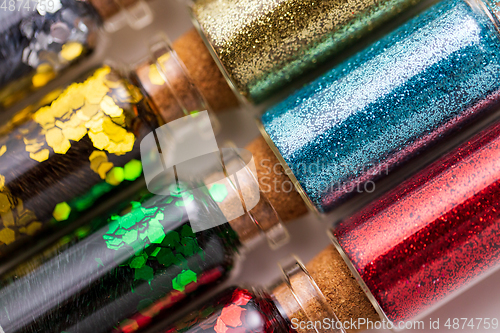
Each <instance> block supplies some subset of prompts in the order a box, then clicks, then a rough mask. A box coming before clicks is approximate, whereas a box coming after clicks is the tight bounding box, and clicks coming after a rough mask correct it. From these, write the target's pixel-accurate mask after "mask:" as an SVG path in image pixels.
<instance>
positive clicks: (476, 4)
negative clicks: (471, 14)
mask: <svg viewBox="0 0 500 333" xmlns="http://www.w3.org/2000/svg"><path fill="white" fill-rule="evenodd" d="M465 1H466V2H467V3H468V4H469V5H470V6H471V7H472V8H473V9H475V10H479V11H482V12H484V13H485V14H486V15H487V16H488V17H489V18H490V20H491V21H492V23H493V25H494V26H495V29H496V31H497V33H498V34H500V0H465ZM499 38H500V35H499Z"/></svg>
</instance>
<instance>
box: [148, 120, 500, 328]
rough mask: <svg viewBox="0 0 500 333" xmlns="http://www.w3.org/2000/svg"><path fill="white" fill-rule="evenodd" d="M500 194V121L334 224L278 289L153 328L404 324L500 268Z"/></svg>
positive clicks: (227, 299)
mask: <svg viewBox="0 0 500 333" xmlns="http://www.w3.org/2000/svg"><path fill="white" fill-rule="evenodd" d="M499 196H500V123H499V122H497V123H496V124H493V125H492V126H490V127H489V128H487V129H485V130H484V131H482V132H480V133H479V134H477V135H476V136H474V137H473V138H472V139H470V140H469V141H468V142H465V143H463V144H462V145H460V146H459V147H457V148H455V149H453V150H452V151H450V152H449V153H448V154H446V155H444V156H443V157H441V158H440V159H439V160H437V161H436V162H434V163H432V164H431V165H430V166H429V167H427V168H425V169H422V170H421V171H419V172H418V173H417V174H415V175H414V176H412V177H411V178H410V179H408V180H407V181H405V182H403V183H402V184H401V185H400V186H398V187H396V188H394V189H393V190H392V191H391V192H389V193H387V194H385V195H384V196H383V197H382V198H380V199H379V200H377V201H376V202H374V203H372V204H370V205H369V206H366V207H365V208H363V209H362V210H361V211H359V212H358V213H356V214H355V215H354V216H352V217H350V218H347V219H345V220H343V221H341V222H340V223H338V224H336V225H334V226H333V228H332V229H331V236H332V240H333V244H334V246H329V247H328V248H326V249H325V250H324V251H323V252H321V253H320V254H319V255H318V256H316V257H315V258H314V259H313V260H312V261H311V262H310V263H309V264H308V265H307V268H306V267H304V266H303V265H301V264H300V262H299V261H297V262H296V263H295V264H292V265H291V266H288V267H292V268H293V267H296V268H295V269H285V272H289V271H290V272H292V273H293V274H287V275H286V277H285V282H284V283H282V284H281V285H278V286H277V287H275V288H274V289H272V291H269V292H266V293H264V292H262V291H261V290H257V291H256V292H252V291H251V290H249V289H244V288H232V289H228V290H227V291H224V292H223V293H221V294H220V295H219V296H217V297H216V298H214V300H212V301H211V302H208V303H206V305H204V306H202V307H200V308H199V310H197V311H194V312H193V313H191V314H189V315H187V316H185V317H184V318H183V319H181V320H179V321H178V322H177V323H176V324H174V325H165V326H163V327H161V328H159V329H158V330H156V331H155V332H162V333H163V332H168V333H173V332H215V333H221V332H226V333H232V332H254V333H257V332H272V331H274V332H323V331H329V332H331V331H334V332H335V331H337V332H345V331H359V330H363V329H366V328H367V327H375V328H381V327H385V328H389V329H395V330H399V329H403V328H404V324H405V323H407V322H408V321H411V320H417V319H419V317H421V316H423V315H425V314H426V313H428V312H429V311H432V310H434V309H435V308H436V307H437V306H439V305H441V304H443V303H444V302H446V301H449V300H450V299H451V298H453V296H454V295H455V294H457V293H460V292H462V291H463V290H464V289H465V288H467V287H470V286H471V285H472V284H474V283H476V282H478V281H479V280H481V278H482V277H484V276H486V275H488V273H490V272H492V271H493V270H495V269H498V267H499V265H500V248H499V247H498V243H499V237H500V219H499V214H500V213H499V212H500V209H499V207H498V206H499V200H498V197H499ZM365 293H366V295H365ZM311 295H314V297H311ZM311 298H312V300H311ZM247 304H248V305H247ZM247 307H248V310H247ZM369 321H371V324H369V323H368V322H369ZM401 323H402V324H403V325H401ZM488 325H489V327H486V326H484V328H485V329H498V327H499V323H498V320H497V319H495V320H493V321H492V322H491V323H488Z"/></svg>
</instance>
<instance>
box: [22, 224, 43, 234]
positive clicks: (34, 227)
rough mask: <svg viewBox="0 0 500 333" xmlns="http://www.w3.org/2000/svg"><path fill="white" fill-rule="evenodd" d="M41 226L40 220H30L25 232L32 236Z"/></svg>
mask: <svg viewBox="0 0 500 333" xmlns="http://www.w3.org/2000/svg"><path fill="white" fill-rule="evenodd" d="M41 228H42V224H41V223H40V222H32V223H31V224H30V225H29V226H27V227H26V231H25V233H26V234H28V235H30V236H33V235H34V234H36V233H37V232H38V230H40V229H41Z"/></svg>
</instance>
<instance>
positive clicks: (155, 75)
mask: <svg viewBox="0 0 500 333" xmlns="http://www.w3.org/2000/svg"><path fill="white" fill-rule="evenodd" d="M148 78H149V81H150V82H151V83H152V84H155V85H157V86H162V85H164V84H165V80H163V77H162V76H161V74H160V72H158V68H157V67H156V64H151V65H149V74H148Z"/></svg>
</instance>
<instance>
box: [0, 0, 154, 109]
mask: <svg viewBox="0 0 500 333" xmlns="http://www.w3.org/2000/svg"><path fill="white" fill-rule="evenodd" d="M134 2H136V0H133V1H125V2H123V4H122V5H120V6H119V5H118V2H116V3H115V2H114V1H102V0H94V1H72V0H53V1H52V0H51V1H42V2H40V3H38V2H37V1H31V0H28V1H25V2H23V4H20V3H17V4H14V1H11V2H6V3H5V5H6V6H7V8H2V10H1V11H0V21H1V23H0V47H1V49H2V52H1V54H0V110H3V109H5V108H8V107H10V106H12V105H14V104H15V103H16V102H19V101H20V100H22V99H23V98H26V97H27V96H28V95H29V93H30V92H31V91H34V90H36V89H39V88H41V87H43V86H45V85H46V84H47V83H48V82H49V81H51V80H52V79H54V78H55V77H56V76H57V75H58V74H59V73H60V72H61V71H62V70H64V69H66V68H68V67H69V66H70V65H72V64H75V63H76V62H77V61H79V60H81V59H83V58H85V57H86V56H88V55H89V54H90V53H91V52H92V51H93V50H94V48H95V47H96V44H97V39H98V37H97V34H98V29H99V27H100V26H101V25H102V23H103V22H102V21H103V20H106V19H110V17H111V16H113V15H114V14H116V13H117V12H118V11H119V10H120V9H121V8H122V7H123V5H125V4H126V5H131V4H133V3H134ZM13 4H14V5H13ZM136 7H137V8H139V7H140V8H141V11H142V13H143V14H144V15H142V16H141V15H137V16H136V17H135V16H133V15H132V13H134V12H135V11H134V10H132V9H131V8H129V9H127V11H129V12H130V13H128V14H127V17H128V18H130V22H129V24H130V25H132V26H134V24H136V22H139V21H140V22H145V21H148V20H150V14H149V11H148V10H147V8H148V7H147V6H145V5H144V4H143V3H142V2H141V1H139V3H138V4H137V5H136V6H135V7H134V8H136ZM144 8H146V10H144Z"/></svg>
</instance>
